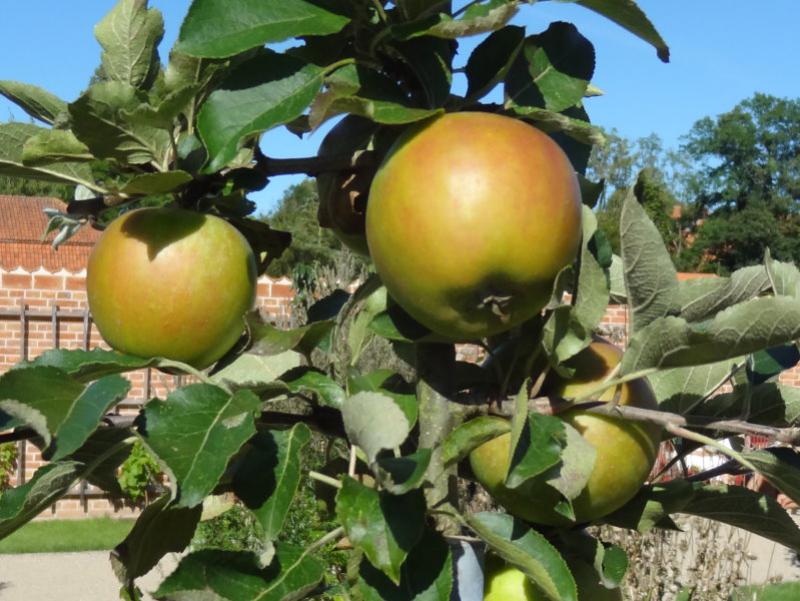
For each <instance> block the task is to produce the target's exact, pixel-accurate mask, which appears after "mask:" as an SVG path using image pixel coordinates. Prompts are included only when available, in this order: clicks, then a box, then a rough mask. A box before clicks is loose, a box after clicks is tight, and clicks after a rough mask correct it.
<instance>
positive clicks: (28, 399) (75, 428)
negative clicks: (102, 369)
mask: <svg viewBox="0 0 800 601" xmlns="http://www.w3.org/2000/svg"><path fill="white" fill-rule="evenodd" d="M129 389H130V383H129V382H128V381H127V380H125V379H124V378H122V377H120V376H118V375H112V376H105V377H103V378H101V379H99V380H97V381H96V382H93V383H91V384H89V385H84V384H83V383H81V382H79V381H78V380H76V379H74V378H73V377H71V376H69V375H67V374H66V373H65V372H63V371H61V370H60V369H57V368H55V367H28V368H24V369H14V370H11V371H9V372H6V373H5V374H3V375H2V376H0V399H2V400H0V409H2V410H3V411H4V412H5V413H6V414H8V415H11V416H14V417H16V418H17V419H18V420H20V421H23V422H24V423H26V424H28V425H29V426H30V427H31V428H33V429H34V430H35V431H36V433H37V434H38V435H39V436H41V437H42V438H43V439H44V442H45V445H46V447H47V448H46V449H45V452H44V453H43V454H44V456H45V458H47V459H50V460H53V461H58V460H59V459H62V458H63V457H66V456H67V455H69V454H70V453H72V452H73V451H76V450H77V449H78V448H80V446H81V445H82V444H83V443H84V441H86V439H87V438H88V437H89V435H90V434H91V433H92V432H94V430H95V429H96V428H97V426H98V424H99V423H100V419H101V418H102V417H103V415H105V414H106V412H107V411H108V410H109V409H110V408H111V407H113V406H114V405H116V404H117V403H118V402H119V401H121V400H123V399H124V398H125V396H126V395H127V394H128V390H129Z"/></svg>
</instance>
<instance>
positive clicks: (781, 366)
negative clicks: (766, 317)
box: [747, 343, 800, 385]
mask: <svg viewBox="0 0 800 601" xmlns="http://www.w3.org/2000/svg"><path fill="white" fill-rule="evenodd" d="M798 361H800V350H798V348H797V345H796V344H794V343H792V344H785V345H783V346H776V347H774V348H769V349H765V350H763V351H757V352H756V353H753V354H752V355H750V356H749V357H748V359H747V377H748V379H749V380H750V382H752V383H753V384H756V385H758V384H762V383H764V382H766V381H767V380H769V379H770V378H772V377H774V376H777V375H778V374H780V373H781V372H782V371H784V370H786V369H789V368H791V367H794V366H795V365H797V363H798Z"/></svg>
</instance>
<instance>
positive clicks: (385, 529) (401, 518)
mask: <svg viewBox="0 0 800 601" xmlns="http://www.w3.org/2000/svg"><path fill="white" fill-rule="evenodd" d="M336 517H337V519H338V520H339V523H341V524H342V526H344V529H345V532H346V533H347V536H348V538H349V539H350V542H351V543H352V544H353V545H354V546H355V547H356V548H357V549H360V550H362V551H363V552H364V554H365V555H366V557H367V559H369V561H370V563H372V565H374V566H375V567H376V568H377V569H379V570H381V571H382V572H383V573H384V574H386V576H388V577H389V578H390V579H391V581H392V582H394V583H395V584H396V585H398V584H400V576H401V570H400V568H401V566H402V565H403V562H404V561H405V560H406V556H407V555H408V553H409V552H410V551H411V549H412V548H413V547H414V545H416V544H417V542H418V541H419V539H420V537H421V536H422V533H423V531H424V528H425V498H424V496H423V495H422V493H421V492H420V491H413V492H410V493H407V494H405V495H399V496H396V495H392V494H389V493H385V492H378V491H377V490H374V489H372V488H368V487H366V486H364V485H363V484H360V483H359V482H357V481H356V480H354V479H352V478H349V477H348V478H345V479H344V482H343V485H342V488H341V490H339V492H338V494H337V495H336Z"/></svg>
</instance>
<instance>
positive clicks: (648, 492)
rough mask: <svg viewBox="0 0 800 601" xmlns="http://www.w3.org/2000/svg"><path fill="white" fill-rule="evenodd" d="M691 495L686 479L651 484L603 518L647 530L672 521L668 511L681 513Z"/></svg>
mask: <svg viewBox="0 0 800 601" xmlns="http://www.w3.org/2000/svg"><path fill="white" fill-rule="evenodd" d="M693 495H694V489H693V488H692V484H691V483H690V482H687V481H686V480H674V481H672V482H667V483H664V484H651V485H650V486H646V487H644V488H642V489H641V490H640V491H639V492H638V493H637V494H636V496H635V497H634V498H633V499H631V500H630V501H628V502H627V503H626V504H625V505H624V506H623V507H621V508H620V509H618V510H617V511H615V512H614V513H612V514H611V515H608V516H606V517H605V518H603V521H604V522H606V523H608V524H611V525H613V526H618V527H620V528H628V529H631V530H638V531H639V532H643V533H645V532H649V531H650V530H652V529H653V528H655V527H663V525H664V524H672V521H671V520H670V519H669V515H670V514H671V513H680V512H681V511H682V510H683V508H684V507H685V506H686V505H687V504H688V503H689V502H690V501H691V499H692V496H693Z"/></svg>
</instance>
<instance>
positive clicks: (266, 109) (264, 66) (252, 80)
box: [197, 49, 325, 172]
mask: <svg viewBox="0 0 800 601" xmlns="http://www.w3.org/2000/svg"><path fill="white" fill-rule="evenodd" d="M324 73H325V72H324V70H323V69H322V68H321V67H318V66H317V65H313V64H308V63H305V62H303V61H301V60H298V59H296V58H293V57H291V56H289V55H286V54H278V53H277V52H273V51H271V50H267V49H264V50H261V51H260V52H259V53H258V54H256V55H255V56H253V57H252V58H250V59H248V60H246V61H244V62H242V63H240V64H239V65H237V66H236V67H235V68H234V69H233V70H232V71H231V72H230V74H229V75H228V77H226V78H225V80H224V81H223V82H222V83H221V84H220V86H219V87H218V88H217V89H216V90H214V92H212V93H211V95H210V96H209V97H208V99H207V100H206V101H205V103H204V104H203V107H202V108H201V109H200V113H199V115H198V117H197V127H198V130H199V132H200V137H201V138H202V139H203V142H205V144H206V147H207V148H208V156H209V164H208V165H207V166H206V171H207V172H213V171H216V170H218V169H220V168H222V167H223V166H225V165H226V164H227V163H228V162H229V161H232V160H233V159H234V158H235V157H236V153H237V152H238V151H239V148H240V145H241V142H242V141H243V140H244V139H246V138H248V137H250V136H253V135H255V134H259V133H261V132H263V131H266V130H269V129H272V128H273V127H276V126H278V125H283V124H284V123H289V122H290V121H292V120H293V119H296V118H297V117H299V116H300V115H302V114H303V112H304V111H305V109H306V107H308V105H309V104H311V101H312V100H314V97H315V96H316V95H317V92H319V90H320V87H321V86H322V78H323V76H324Z"/></svg>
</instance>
